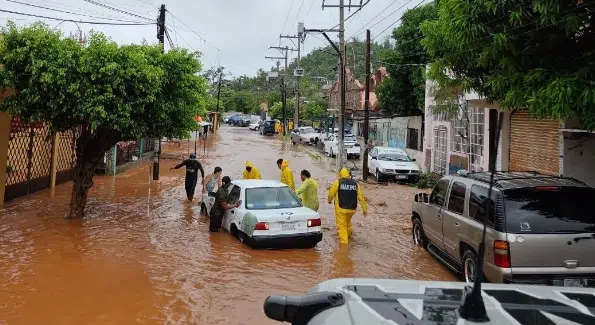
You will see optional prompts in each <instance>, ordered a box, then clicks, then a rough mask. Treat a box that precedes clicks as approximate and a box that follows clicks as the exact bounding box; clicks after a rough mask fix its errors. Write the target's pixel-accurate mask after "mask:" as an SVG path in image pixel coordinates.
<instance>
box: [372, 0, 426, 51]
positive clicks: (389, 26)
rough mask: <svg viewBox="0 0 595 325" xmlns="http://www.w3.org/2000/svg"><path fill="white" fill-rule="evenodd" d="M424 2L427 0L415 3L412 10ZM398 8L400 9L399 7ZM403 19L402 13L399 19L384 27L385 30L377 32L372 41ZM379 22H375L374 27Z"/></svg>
mask: <svg viewBox="0 0 595 325" xmlns="http://www.w3.org/2000/svg"><path fill="white" fill-rule="evenodd" d="M409 2H411V1H409ZM409 2H408V3H409ZM424 2H426V0H421V1H420V2H419V3H418V4H417V5H415V7H413V8H411V9H410V10H413V9H415V8H417V7H419V6H421V4H422V3H424ZM397 10H398V9H397ZM387 17H388V16H387ZM387 17H385V19H386V18H387ZM401 19H403V15H401V17H399V19H397V20H396V21H395V22H393V23H392V24H390V25H388V27H386V28H385V29H383V30H382V31H381V32H380V33H378V34H376V36H374V37H373V38H372V41H373V40H375V39H376V38H377V37H378V36H380V35H381V34H382V33H384V32H386V30H387V29H389V28H391V27H393V26H394V25H395V24H396V23H398V22H399V21H401ZM383 20H384V19H383ZM381 21H382V20H381ZM378 23H380V21H379V22H378ZM378 23H376V24H374V25H373V26H372V27H374V26H376V25H378Z"/></svg>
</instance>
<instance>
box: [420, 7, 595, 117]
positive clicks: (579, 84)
mask: <svg viewBox="0 0 595 325" xmlns="http://www.w3.org/2000/svg"><path fill="white" fill-rule="evenodd" d="M594 2H595V1H592V0H591V1H589V0H583V1H550V0H524V1H496V0H480V1H473V2H469V1H464V0H442V1H440V3H439V5H438V7H439V18H438V19H437V20H434V21H427V22H425V23H424V24H423V25H422V31H423V33H424V35H425V39H424V40H423V41H422V43H423V44H424V45H425V46H426V48H427V50H428V52H429V53H430V55H431V56H432V57H434V59H435V61H436V62H435V63H432V65H431V68H430V71H429V75H428V77H430V78H431V79H434V80H436V81H437V83H438V88H447V89H454V90H457V89H459V90H474V91H476V92H478V93H479V94H480V95H482V96H484V97H485V98H487V100H489V101H496V102H499V103H500V105H502V106H503V107H504V108H508V109H524V110H528V111H529V112H530V113H531V114H534V115H535V116H537V117H541V118H554V119H564V118H567V117H569V116H572V115H576V116H577V117H578V118H579V120H580V122H581V124H582V126H583V127H584V128H587V129H595V83H594V82H593V80H595V73H594V72H595V66H594V65H593V62H592V61H593V60H592V57H593V55H594V53H595V52H594V50H595V42H594V41H595V39H594V37H593V35H594V33H593V28H594V27H593V26H594V24H593V23H594V22H593V20H594V19H595V18H594V15H593V13H592V10H593V9H592V8H593V3H594ZM455 92H456V91H446V93H451V94H452V93H455Z"/></svg>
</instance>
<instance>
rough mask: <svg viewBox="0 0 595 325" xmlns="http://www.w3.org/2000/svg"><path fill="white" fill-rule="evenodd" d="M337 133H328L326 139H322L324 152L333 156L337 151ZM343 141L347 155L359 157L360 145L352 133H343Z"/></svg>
mask: <svg viewBox="0 0 595 325" xmlns="http://www.w3.org/2000/svg"><path fill="white" fill-rule="evenodd" d="M338 140H339V135H338V134H332V135H329V136H328V137H327V138H326V140H324V153H325V154H327V155H329V156H331V157H334V156H335V155H336V154H337V152H339V141H338ZM343 140H344V142H345V150H347V157H348V158H349V157H355V159H359V156H360V154H361V147H360V145H359V143H357V140H356V139H355V136H354V135H353V134H345V138H344V139H343Z"/></svg>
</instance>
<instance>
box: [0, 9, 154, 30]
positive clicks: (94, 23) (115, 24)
mask: <svg viewBox="0 0 595 325" xmlns="http://www.w3.org/2000/svg"><path fill="white" fill-rule="evenodd" d="M0 12H6V13H9V14H15V15H22V16H29V17H37V18H43V19H51V20H61V21H70V22H74V23H79V24H90V25H114V26H148V25H154V24H155V23H110V22H102V21H85V20H75V19H64V18H56V17H48V16H41V15H34V14H27V13H24V12H18V11H11V10H4V9H0Z"/></svg>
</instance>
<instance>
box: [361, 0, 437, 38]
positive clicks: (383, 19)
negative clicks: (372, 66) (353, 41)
mask: <svg viewBox="0 0 595 325" xmlns="http://www.w3.org/2000/svg"><path fill="white" fill-rule="evenodd" d="M412 1H413V0H408V1H407V2H405V3H404V4H402V5H401V6H400V7H399V8H397V9H395V10H394V11H393V12H391V13H390V14H388V15H387V16H385V17H384V18H382V19H380V20H379V21H377V22H376V23H374V24H373V25H372V26H370V27H368V28H367V29H372V28H373V27H374V26H376V25H378V24H380V23H381V22H383V21H385V20H386V19H387V18H389V17H391V16H392V15H393V14H395V13H396V12H397V11H399V10H401V9H403V8H404V7H405V6H407V5H408V4H410V3H411V2H412ZM424 1H425V0H422V1H421V2H424ZM418 5H419V4H418ZM402 18H403V15H401V16H400V17H399V19H398V20H397V21H399V20H401V19H402ZM395 23H396V22H395ZM362 29H363V28H362ZM362 29H360V30H361V32H359V33H357V34H354V35H353V36H357V35H359V34H361V33H362V32H364V30H362ZM353 36H352V37H353ZM372 40H373V38H372Z"/></svg>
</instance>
